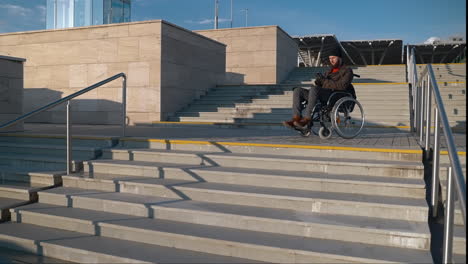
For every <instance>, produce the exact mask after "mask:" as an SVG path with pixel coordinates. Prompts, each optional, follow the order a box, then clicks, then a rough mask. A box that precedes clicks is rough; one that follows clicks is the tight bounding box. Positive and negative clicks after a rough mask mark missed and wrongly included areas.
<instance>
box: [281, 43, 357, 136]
mask: <svg viewBox="0 0 468 264" xmlns="http://www.w3.org/2000/svg"><path fill="white" fill-rule="evenodd" d="M328 59H329V61H330V65H331V69H330V70H329V71H328V72H327V73H326V74H325V75H322V74H317V78H316V79H315V85H312V87H311V88H310V90H307V89H305V88H300V87H295V88H294V92H293V107H292V109H293V118H292V119H291V120H289V121H284V122H283V125H284V126H286V127H289V128H293V129H294V128H299V129H304V128H306V127H307V126H312V122H311V116H312V110H313V109H314V106H315V105H316V103H317V100H320V101H321V102H327V100H328V98H329V97H330V95H331V94H332V93H333V92H348V93H350V94H351V95H352V96H353V97H354V98H356V93H355V91H354V87H353V85H352V84H351V82H352V81H353V77H354V74H353V70H352V69H351V68H349V67H348V66H346V65H344V64H343V59H342V55H341V49H340V48H339V47H336V48H335V49H333V50H332V52H330V53H329V56H328ZM304 101H307V105H306V107H305V114H304V116H302V115H301V113H302V110H303V106H302V102H304Z"/></svg>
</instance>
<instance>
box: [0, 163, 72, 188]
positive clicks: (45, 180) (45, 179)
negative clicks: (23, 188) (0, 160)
mask: <svg viewBox="0 0 468 264" xmlns="http://www.w3.org/2000/svg"><path fill="white" fill-rule="evenodd" d="M63 174H65V171H39V170H33V171H31V170H24V169H23V170H21V169H18V168H17V167H5V166H0V178H1V179H2V180H7V181H16V182H26V183H32V184H45V185H57V184H60V183H62V178H61V175H63Z"/></svg>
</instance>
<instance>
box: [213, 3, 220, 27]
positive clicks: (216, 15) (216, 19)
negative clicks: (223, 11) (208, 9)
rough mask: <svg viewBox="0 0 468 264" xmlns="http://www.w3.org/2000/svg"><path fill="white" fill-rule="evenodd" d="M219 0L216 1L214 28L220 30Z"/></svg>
mask: <svg viewBox="0 0 468 264" xmlns="http://www.w3.org/2000/svg"><path fill="white" fill-rule="evenodd" d="M218 5H219V2H218V0H215V19H214V28H215V29H218Z"/></svg>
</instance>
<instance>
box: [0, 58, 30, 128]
mask: <svg viewBox="0 0 468 264" xmlns="http://www.w3.org/2000/svg"><path fill="white" fill-rule="evenodd" d="M24 61H25V60H24V59H21V58H15V57H9V56H1V55H0V125H2V124H4V123H6V122H9V121H11V120H13V119H15V118H18V117H19V116H21V115H22V114H23V107H22V106H23V63H24ZM22 129H23V122H20V123H17V124H16V125H13V126H10V127H7V128H4V129H2V130H1V131H15V130H22Z"/></svg>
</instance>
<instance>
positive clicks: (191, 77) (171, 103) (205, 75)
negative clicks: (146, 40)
mask: <svg viewBox="0 0 468 264" xmlns="http://www.w3.org/2000/svg"><path fill="white" fill-rule="evenodd" d="M161 54H162V55H161V97H160V98H161V104H160V105H161V120H165V118H166V117H167V116H168V115H170V114H171V113H174V112H176V111H179V110H180V109H182V108H183V107H185V106H186V105H187V104H189V103H190V102H192V101H193V100H194V99H197V98H199V97H200V96H201V95H203V94H205V93H206V91H208V90H209V89H211V88H213V87H215V86H216V85H217V84H222V83H223V82H224V76H225V72H226V71H225V69H226V45H224V44H221V43H219V42H217V41H213V40H212V39H209V38H207V37H204V36H202V35H199V34H194V33H193V32H192V31H189V30H186V29H183V28H180V27H178V26H176V25H173V24H169V23H163V24H162V45H161Z"/></svg>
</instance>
